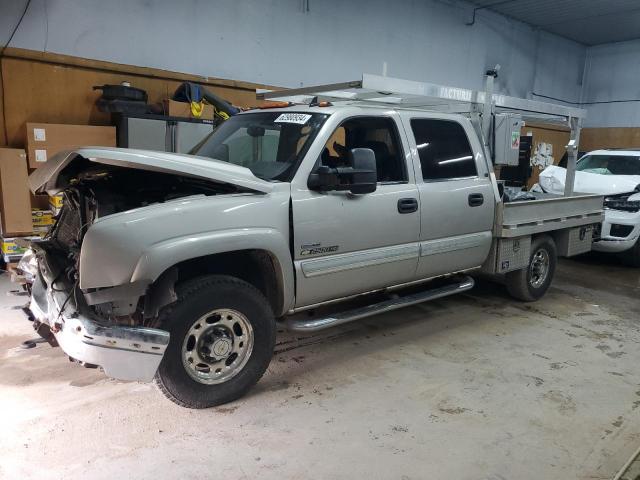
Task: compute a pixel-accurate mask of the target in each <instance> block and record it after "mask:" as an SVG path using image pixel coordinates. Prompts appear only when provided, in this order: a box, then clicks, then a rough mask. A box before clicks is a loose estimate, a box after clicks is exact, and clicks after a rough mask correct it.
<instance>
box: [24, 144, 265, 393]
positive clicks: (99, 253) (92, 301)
mask: <svg viewBox="0 0 640 480" xmlns="http://www.w3.org/2000/svg"><path fill="white" fill-rule="evenodd" d="M83 152H85V151H83V150H79V151H76V152H65V153H63V154H61V155H60V156H58V158H57V159H53V160H52V165H47V166H46V167H43V169H45V168H46V169H48V170H49V171H48V173H47V174H46V175H44V174H43V171H44V170H43V171H39V170H40V169H39V170H37V171H36V172H35V173H34V174H33V175H32V178H30V182H31V183H32V190H34V192H41V191H43V190H46V191H48V192H49V193H52V192H59V191H62V192H63V195H64V201H63V207H62V209H61V211H60V213H59V214H58V215H57V217H56V222H55V224H54V226H53V227H52V229H51V231H50V232H49V234H48V236H47V237H45V238H44V239H43V240H42V241H39V242H34V243H33V244H32V245H31V249H30V250H29V252H28V253H27V255H25V257H24V258H23V259H22V261H21V263H20V265H19V269H20V271H21V274H22V277H23V278H24V279H25V280H26V281H27V283H28V287H27V290H28V291H29V292H30V294H31V299H30V303H29V306H28V308H27V311H26V313H27V315H28V316H29V317H30V319H31V320H33V322H34V327H35V328H36V330H37V331H38V333H39V334H40V335H41V336H43V337H44V338H46V339H47V340H48V341H49V343H51V344H52V345H55V343H57V344H59V346H60V347H61V348H62V349H63V350H64V351H65V353H67V354H68V355H69V357H71V359H72V360H74V361H77V362H79V363H81V364H84V365H85V366H90V367H95V366H99V367H102V368H103V369H104V371H105V373H106V374H107V375H108V376H110V377H113V378H117V379H122V380H138V381H150V380H152V379H153V376H154V375H155V372H156V370H157V368H158V366H159V364H160V361H161V360H162V357H163V354H164V352H165V349H166V347H167V345H168V343H169V333H168V332H166V331H164V330H159V329H156V328H153V326H154V325H155V323H154V321H155V318H156V317H157V314H158V311H159V309H160V308H161V307H162V306H163V305H166V304H168V303H170V302H171V301H173V300H175V297H173V296H172V295H171V292H173V283H172V280H175V278H173V277H172V276H171V275H170V274H169V275H165V276H163V279H164V281H166V282H167V283H166V284H161V285H160V287H161V288H157V289H155V290H154V289H153V288H152V286H151V284H150V281H132V280H130V279H127V275H126V270H127V269H130V268H133V267H135V261H134V260H133V258H134V256H137V255H139V253H138V252H137V253H136V254H135V255H133V253H131V252H132V251H133V246H134V245H138V244H139V240H140V238H139V237H136V236H127V235H126V234H124V233H123V230H122V228H126V226H125V227H123V226H122V224H119V225H117V226H116V227H113V229H103V230H101V233H99V234H94V235H93V241H88V240H87V239H88V237H89V235H87V233H88V232H90V231H91V228H92V226H97V223H99V222H100V221H101V220H103V219H109V218H113V216H114V215H116V214H119V213H123V212H131V211H133V210H136V209H142V208H145V207H149V206H155V207H157V206H158V205H159V204H165V205H166V208H167V210H168V211H171V210H172V209H174V208H175V207H174V205H175V203H173V202H174V201H182V200H184V199H185V198H205V197H208V196H211V195H217V194H228V193H236V192H242V191H246V189H245V188H244V187H243V186H242V185H231V184H229V183H224V182H217V181H214V180H213V178H206V176H205V175H204V174H200V175H188V174H185V173H183V172H182V171H179V172H171V171H169V169H168V167H167V166H166V165H163V164H161V162H162V161H164V162H165V164H170V163H171V162H174V163H175V162H176V161H177V160H176V159H175V158H173V157H175V156H169V158H160V159H155V157H154V155H158V154H155V153H153V152H150V153H149V154H143V153H140V152H137V153H135V151H119V150H116V149H109V150H105V151H101V150H100V151H96V150H87V152H89V153H92V154H95V153H96V152H98V153H101V154H102V155H103V157H97V158H89V157H85V156H83V155H81V154H80V153H83ZM132 152H134V153H135V155H137V156H138V157H139V158H140V159H141V160H140V162H141V163H140V165H133V164H132V161H131V160H127V162H125V161H119V160H117V158H116V157H118V156H122V157H125V158H127V155H128V156H129V157H131V156H132V155H133V154H134V153H132ZM107 157H109V158H107ZM152 160H154V161H155V160H157V163H158V164H159V165H146V164H144V161H146V162H148V163H150V162H151V161H152ZM48 163H49V162H48ZM183 163H184V161H183ZM180 169H181V170H186V169H187V167H186V166H184V165H181V166H180ZM241 173H242V172H241ZM213 175H214V173H211V176H213ZM224 175H228V172H223V173H222V174H221V177H224ZM256 181H257V182H259V180H258V179H256ZM249 182H250V180H246V183H247V184H248V183H249ZM114 232H115V233H114ZM138 235H139V234H138ZM96 244H99V245H100V246H96ZM87 245H89V247H87ZM87 249H88V250H90V253H88V252H87V251H84V255H85V256H86V257H87V259H86V260H85V264H86V265H84V266H82V265H83V261H82V255H83V250H87ZM127 253H129V254H130V256H131V258H129V257H127V258H125V255H126V254H127ZM118 255H120V257H118ZM116 258H118V259H119V261H120V262H121V263H122V264H123V265H118V267H123V266H124V267H126V268H120V270H119V273H121V274H120V275H115V274H113V268H112V267H113V264H114V259H116ZM110 268H111V270H110ZM96 278H98V279H99V280H100V282H99V283H98V282H95V281H93V280H95V279H96ZM83 279H84V280H83ZM83 282H84V283H83ZM92 282H93V283H92ZM156 283H159V282H156ZM160 290H162V291H160Z"/></svg>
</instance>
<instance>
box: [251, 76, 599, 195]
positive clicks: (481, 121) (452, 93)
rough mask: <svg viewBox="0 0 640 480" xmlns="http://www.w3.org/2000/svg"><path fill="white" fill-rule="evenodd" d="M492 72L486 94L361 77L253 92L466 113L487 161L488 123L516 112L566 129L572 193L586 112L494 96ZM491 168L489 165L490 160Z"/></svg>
mask: <svg viewBox="0 0 640 480" xmlns="http://www.w3.org/2000/svg"><path fill="white" fill-rule="evenodd" d="M496 77H497V71H496V70H489V71H488V72H487V74H486V77H485V91H484V92H483V91H477V90H470V89H466V88H458V87H449V86H443V85H437V84H433V83H428V82H417V81H412V80H403V79H399V78H391V77H384V76H380V75H371V74H363V75H362V79H360V80H354V81H350V82H342V83H332V84H327V85H317V86H310V87H302V88H294V89H288V90H280V91H265V90H262V91H257V92H256V96H257V98H258V99H263V100H279V101H289V102H293V103H303V104H306V103H309V102H310V101H311V100H312V99H314V98H316V99H317V101H330V102H333V103H335V102H347V103H349V104H356V105H358V104H361V105H380V106H383V105H384V106H392V107H394V108H399V109H415V110H428V111H438V112H446V113H459V114H465V115H469V116H470V118H471V120H472V123H473V125H474V128H476V131H477V133H478V135H479V137H480V138H481V139H482V141H483V144H484V147H485V158H487V159H490V158H491V156H490V155H489V152H490V145H489V131H490V128H491V119H492V118H493V117H494V116H495V114H497V113H502V112H509V113H514V114H519V115H521V116H522V118H523V119H524V120H525V121H532V120H533V121H535V122H537V123H550V124H556V125H557V124H560V125H564V126H567V127H569V129H570V131H571V132H570V140H569V143H568V145H567V152H568V162H567V176H566V185H565V192H564V193H565V196H571V195H572V194H573V183H574V178H575V169H576V161H577V153H578V143H579V140H580V129H581V125H582V119H583V118H584V117H586V114H587V112H586V110H584V109H581V108H575V107H568V106H565V105H559V104H555V103H547V102H539V101H536V100H527V99H522V98H517V97H510V96H507V95H501V94H494V93H493V83H494V79H495V78H496ZM487 163H488V164H489V165H488V167H489V170H490V171H492V170H493V165H492V164H491V162H490V161H489V160H487Z"/></svg>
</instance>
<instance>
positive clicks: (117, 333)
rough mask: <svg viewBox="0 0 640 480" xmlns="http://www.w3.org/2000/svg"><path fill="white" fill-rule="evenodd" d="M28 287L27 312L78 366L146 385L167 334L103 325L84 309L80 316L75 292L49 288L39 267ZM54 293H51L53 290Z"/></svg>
mask: <svg viewBox="0 0 640 480" xmlns="http://www.w3.org/2000/svg"><path fill="white" fill-rule="evenodd" d="M41 271H42V272H43V274H42V275H38V276H37V277H36V279H35V281H34V283H33V286H32V294H31V302H30V304H29V309H30V310H31V313H32V314H33V317H34V318H35V319H36V320H38V321H39V322H42V323H45V324H47V325H48V326H49V328H50V329H51V331H52V332H53V334H54V335H55V338H56V340H57V342H58V344H59V345H60V347H61V348H62V350H64V352H65V353H66V354H67V355H69V356H70V357H71V358H73V359H74V360H77V361H79V362H83V363H87V364H92V365H98V366H100V367H102V369H103V370H104V372H105V374H107V375H108V376H109V377H113V378H117V379H120V380H136V381H142V382H149V381H151V380H152V379H153V377H154V375H155V373H156V370H157V369H158V366H159V365H160V361H161V360H162V356H163V355H164V352H165V349H166V348H167V345H168V344H169V332H166V331H164V330H158V329H155V328H146V327H129V326H124V325H114V324H105V323H104V321H102V320H100V319H97V318H95V317H94V316H93V315H92V314H91V313H90V311H89V309H88V308H87V309H86V310H87V312H81V311H80V310H81V309H79V308H78V305H77V303H76V298H77V296H78V295H80V294H81V293H79V292H76V293H77V295H76V294H74V291H73V287H69V286H66V288H65V286H63V285H62V282H60V281H55V282H51V283H50V284H49V285H47V281H46V280H45V276H46V272H47V268H46V267H44V268H43V267H41ZM51 284H53V286H54V287H55V288H52V285H51Z"/></svg>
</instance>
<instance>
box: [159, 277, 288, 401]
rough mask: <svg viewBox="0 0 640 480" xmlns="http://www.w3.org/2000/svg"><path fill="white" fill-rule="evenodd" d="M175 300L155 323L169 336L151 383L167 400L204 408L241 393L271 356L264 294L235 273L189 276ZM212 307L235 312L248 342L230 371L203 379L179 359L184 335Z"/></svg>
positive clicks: (271, 329) (272, 331)
mask: <svg viewBox="0 0 640 480" xmlns="http://www.w3.org/2000/svg"><path fill="white" fill-rule="evenodd" d="M176 293H177V295H178V300H177V301H176V302H175V303H173V304H171V305H170V306H168V307H166V308H165V309H164V310H163V311H162V312H161V313H160V318H159V327H160V328H162V329H164V330H167V331H169V333H170V335H171V337H170V340H169V345H168V346H167V350H166V352H165V354H164V357H163V359H162V362H161V363H160V367H159V368H158V371H157V373H156V376H155V380H154V381H155V384H156V386H157V387H158V388H159V389H160V391H161V392H162V393H163V394H164V395H165V396H166V397H167V398H168V399H169V400H171V401H172V402H174V403H177V404H178V405H180V406H183V407H187V408H209V407H213V406H216V405H221V404H224V403H228V402H231V401H233V400H236V399H237V398H240V397H241V396H243V395H244V394H245V393H246V392H247V391H248V390H249V389H250V388H251V387H252V386H253V385H255V384H256V383H257V382H258V380H260V378H261V377H262V375H263V374H264V372H265V371H266V369H267V367H268V366H269V362H270V361H271V358H272V356H273V349H274V346H275V338H276V325H275V319H274V315H273V312H272V310H271V307H270V305H269V303H268V302H267V299H266V298H265V297H264V295H262V293H261V292H260V291H258V290H257V289H256V288H255V287H253V286H252V285H250V284H249V283H247V282H244V281H242V280H240V279H237V278H235V277H230V276H226V275H211V276H205V277H198V278H195V279H192V280H188V281H186V282H184V283H182V284H180V285H178V286H177V288H176ZM216 309H233V310H236V311H237V312H240V313H241V314H242V315H244V317H246V320H248V322H249V323H250V325H251V328H252V329H253V348H252V350H251V352H250V353H248V360H247V361H246V363H245V364H244V366H243V367H242V369H241V370H239V371H238V372H237V373H236V374H235V376H233V377H231V378H229V379H228V380H227V381H225V382H224V383H218V384H214V385H208V384H204V383H200V382H199V381H196V380H194V378H192V376H191V375H190V374H189V373H188V372H187V367H186V366H185V365H184V364H183V360H182V358H183V357H182V352H183V345H184V342H185V337H186V335H187V333H189V331H190V329H191V328H192V326H193V325H194V323H195V322H196V321H197V320H198V319H199V318H201V317H202V316H203V315H207V313H208V312H211V311H214V310H216Z"/></svg>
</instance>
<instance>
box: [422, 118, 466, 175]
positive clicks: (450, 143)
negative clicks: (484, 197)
mask: <svg viewBox="0 0 640 480" xmlns="http://www.w3.org/2000/svg"><path fill="white" fill-rule="evenodd" d="M411 130H412V131H413V135H414V137H415V140H416V146H417V148H418V155H419V157H420V166H421V167H422V178H423V179H424V180H427V181H429V180H448V179H454V178H468V177H476V176H477V175H478V170H477V168H476V162H475V159H474V158H473V151H472V150H471V145H470V144H469V139H468V138H467V134H466V133H465V131H464V128H462V125H460V124H459V123H458V122H454V121H451V120H436V119H427V118H420V119H413V120H411Z"/></svg>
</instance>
